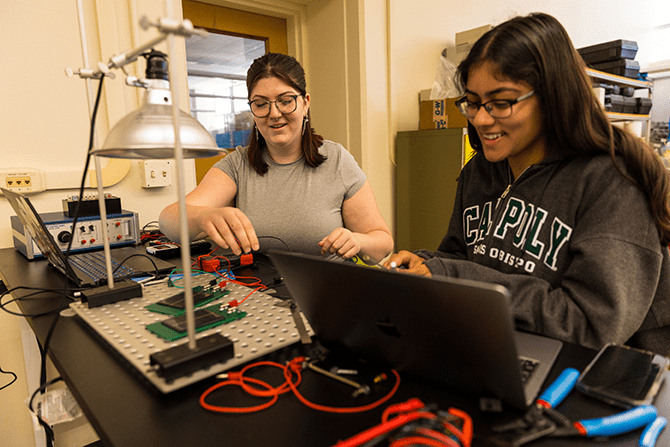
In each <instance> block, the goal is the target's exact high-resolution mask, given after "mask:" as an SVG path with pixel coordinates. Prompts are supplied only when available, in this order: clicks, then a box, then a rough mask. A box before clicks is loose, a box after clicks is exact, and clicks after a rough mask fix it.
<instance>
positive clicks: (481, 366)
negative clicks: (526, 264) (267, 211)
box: [269, 252, 562, 409]
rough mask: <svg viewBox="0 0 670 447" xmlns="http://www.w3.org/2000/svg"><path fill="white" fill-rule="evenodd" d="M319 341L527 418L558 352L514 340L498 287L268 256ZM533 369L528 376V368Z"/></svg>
mask: <svg viewBox="0 0 670 447" xmlns="http://www.w3.org/2000/svg"><path fill="white" fill-rule="evenodd" d="M269 255H270V258H271V259H272V262H273V263H274V265H275V267H276V268H277V270H278V271H279V274H280V275H281V276H282V277H283V280H284V281H285V283H286V286H287V287H288V289H289V292H290V293H291V296H292V297H293V298H294V299H295V301H296V302H297V304H298V305H299V307H300V309H301V310H302V312H303V313H304V315H305V316H306V318H307V320H308V321H309V323H310V325H311V326H312V329H313V330H314V333H315V334H316V336H317V338H318V340H319V341H320V342H321V343H322V344H323V345H324V346H325V347H327V348H328V347H335V348H337V349H344V350H346V351H347V352H351V353H353V354H355V355H358V356H361V357H362V358H365V359H368V360H370V361H376V362H380V363H382V364H384V365H387V366H390V367H393V368H395V369H397V370H398V371H400V372H406V373H411V374H414V375H417V376H420V377H423V378H427V379H430V380H433V381H436V382H439V383H443V384H446V385H448V386H453V387H455V388H459V389H463V390H466V391H469V392H472V393H476V394H477V395H479V396H483V397H495V398H498V399H500V400H502V401H504V402H506V403H507V404H509V405H512V406H514V407H516V408H521V409H523V408H526V407H527V406H528V405H530V404H531V403H533V401H534V400H535V398H536V397H537V395H538V393H539V391H540V389H541V388H542V385H543V383H544V380H545V378H546V377H547V374H548V373H549V371H550V369H551V367H552V365H553V363H554V361H555V360H556V357H557V356H558V353H559V351H560V349H561V347H562V343H561V342H560V341H558V340H553V339H550V338H546V337H542V336H539V335H534V334H527V333H521V332H517V331H515V330H514V324H513V320H512V316H511V314H510V311H509V298H510V293H509V291H508V290H507V289H506V288H504V287H502V286H499V285H493V284H488V283H483V282H477V281H468V280H462V279H454V278H443V277H441V278H437V277H433V278H427V277H421V276H417V275H410V274H404V273H399V272H394V271H390V270H386V269H379V268H373V267H365V266H360V265H356V264H354V263H351V262H333V261H327V260H324V259H322V258H319V257H314V256H308V255H302V254H289V253H279V252H270V254H269ZM529 363H532V364H533V365H535V366H534V368H530V369H532V372H530V373H529V371H528V369H529V368H528V367H527V366H523V367H521V366H520V365H522V364H523V365H528V364H529Z"/></svg>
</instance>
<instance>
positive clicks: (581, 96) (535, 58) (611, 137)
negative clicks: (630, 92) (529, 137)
mask: <svg viewBox="0 0 670 447" xmlns="http://www.w3.org/2000/svg"><path fill="white" fill-rule="evenodd" d="M484 61H490V62H492V63H493V64H495V65H496V66H497V67H498V70H499V73H500V74H501V75H503V76H505V77H507V78H509V79H511V80H513V81H515V82H520V81H525V82H527V83H528V84H530V86H531V87H532V88H533V90H535V95H536V96H537V98H538V100H539V102H540V104H541V108H542V114H543V130H544V132H545V133H546V141H547V144H548V145H549V149H550V151H553V152H561V151H563V152H565V151H568V152H571V153H577V154H585V153H593V154H595V153H602V152H607V153H609V154H610V156H611V157H612V161H613V162H614V164H615V166H616V167H617V169H618V170H619V172H621V174H622V175H623V176H624V177H626V178H628V179H629V180H630V181H632V182H633V183H634V184H635V185H637V186H638V187H639V188H640V189H641V190H642V191H644V193H645V194H646V195H647V197H648V198H649V204H650V207H651V212H652V214H653V216H654V220H655V222H656V227H657V229H658V232H659V236H660V238H661V242H662V243H663V244H666V245H667V244H669V243H670V207H669V202H668V198H669V197H670V179H669V174H668V172H667V171H666V169H665V167H664V166H663V163H662V162H661V161H660V159H659V158H658V156H657V155H656V154H655V153H654V152H653V149H651V147H649V146H648V145H647V144H645V143H644V142H643V141H642V140H641V139H640V138H638V137H636V136H634V135H632V134H630V133H629V132H626V131H625V130H623V129H621V128H619V127H616V126H613V125H612V124H611V123H610V121H609V119H608V118H607V115H606V114H605V111H604V109H603V107H602V106H601V105H600V103H599V102H598V100H597V98H596V97H595V95H594V94H593V91H592V89H591V81H590V77H589V76H588V74H587V73H586V70H585V64H584V61H583V60H582V58H581V56H580V55H579V53H577V51H576V50H575V48H574V47H573V45H572V41H571V40H570V37H569V36H568V34H567V32H566V31H565V29H564V28H563V26H562V25H561V24H560V23H559V22H558V20H556V19H555V18H554V17H552V16H550V15H547V14H543V13H534V14H530V15H528V16H523V17H515V18H513V19H511V20H508V21H507V22H504V23H502V24H500V25H498V26H496V27H494V28H493V29H491V30H490V31H488V32H487V33H486V34H485V35H484V36H482V37H481V38H480V39H479V40H478V41H477V42H476V43H475V44H474V46H473V47H472V49H471V50H470V53H469V54H468V56H467V57H466V59H465V60H463V61H462V62H461V63H460V65H459V66H458V69H457V71H456V80H457V83H459V84H460V86H461V87H462V88H465V86H466V85H467V82H468V75H469V74H470V69H471V68H472V67H473V66H474V65H475V64H479V63H481V62H484ZM468 127H469V132H468V133H469V136H470V142H471V144H472V146H473V148H475V149H476V150H477V149H480V148H481V141H480V140H479V137H478V136H477V132H476V131H475V129H474V128H473V127H472V125H471V124H469V123H468ZM617 155H619V156H621V157H622V159H623V161H624V164H625V166H626V171H627V174H626V173H625V172H624V171H623V169H622V168H621V167H620V166H619V165H618V164H617V162H616V156H617Z"/></svg>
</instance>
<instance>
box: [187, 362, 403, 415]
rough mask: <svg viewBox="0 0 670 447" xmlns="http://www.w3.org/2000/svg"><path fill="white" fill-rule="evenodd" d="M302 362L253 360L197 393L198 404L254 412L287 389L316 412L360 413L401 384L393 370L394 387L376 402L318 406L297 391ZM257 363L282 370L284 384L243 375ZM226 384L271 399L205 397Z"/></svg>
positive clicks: (206, 406)
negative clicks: (243, 402) (245, 403)
mask: <svg viewBox="0 0 670 447" xmlns="http://www.w3.org/2000/svg"><path fill="white" fill-rule="evenodd" d="M304 361H305V358H304V357H296V358H295V359H293V360H291V361H290V362H289V363H288V364H287V365H286V366H284V365H281V364H279V363H276V362H269V361H263V362H256V363H252V364H250V365H247V366H246V367H244V368H242V370H240V372H237V373H236V372H231V373H229V374H228V379H227V380H226V381H224V382H220V383H217V384H216V385H213V386H211V387H210V388H208V389H207V390H205V392H204V393H203V394H202V395H201V396H200V406H202V407H203V408H204V409H206V410H210V411H215V412H218V413H252V412H256V411H260V410H263V409H265V408H269V407H270V406H272V405H273V404H274V403H275V402H276V401H277V399H278V398H279V395H280V394H284V393H287V392H288V391H292V392H293V394H295V395H296V397H298V399H299V400H300V402H302V403H303V404H305V405H307V406H308V407H310V408H312V409H315V410H319V411H325V412H330V413H360V412H363V411H368V410H371V409H373V408H376V407H378V406H379V405H381V404H383V403H384V402H386V401H387V400H389V399H390V398H391V397H392V396H393V395H394V394H395V392H396V391H397V390H398V387H399V386H400V375H399V374H398V373H397V372H396V371H395V370H393V374H394V375H395V376H396V383H395V385H394V387H393V389H392V390H391V391H390V392H389V393H388V394H387V395H386V396H384V397H382V398H381V399H379V400H378V401H376V402H373V403H371V404H368V405H363V406H360V407H330V406H325V405H319V404H315V403H313V402H310V401H308V400H307V399H305V397H303V396H302V395H301V394H300V393H299V392H298V388H297V387H298V385H300V382H301V380H302V374H301V371H302V362H304ZM258 366H274V367H277V368H279V369H281V370H282V371H283V373H284V379H285V381H284V383H282V384H281V385H280V386H278V387H273V386H271V385H270V384H268V383H267V382H263V381H262V380H258V379H254V378H252V377H246V376H245V375H244V373H245V372H247V371H248V370H249V369H251V368H255V367H258ZM294 374H295V376H296V380H295V381H294V380H293V375H294ZM246 382H249V383H254V384H256V385H260V386H262V387H263V388H265V389H264V390H263V389H258V388H254V387H252V386H250V385H249V384H248V383H246ZM227 385H237V386H239V387H241V388H242V389H243V390H244V391H246V392H247V393H249V394H251V395H252V396H257V397H268V396H272V399H271V400H270V401H269V402H266V403H264V404H261V405H256V406H253V407H220V406H217V405H212V404H208V403H207V402H206V401H205V399H206V398H207V396H209V395H210V394H211V393H212V392H214V391H215V390H217V389H219V388H221V387H223V386H227Z"/></svg>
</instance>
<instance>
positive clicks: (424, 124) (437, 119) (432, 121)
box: [419, 90, 468, 130]
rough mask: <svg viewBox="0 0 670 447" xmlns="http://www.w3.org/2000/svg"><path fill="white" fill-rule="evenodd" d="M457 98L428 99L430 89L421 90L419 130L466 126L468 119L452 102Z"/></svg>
mask: <svg viewBox="0 0 670 447" xmlns="http://www.w3.org/2000/svg"><path fill="white" fill-rule="evenodd" d="M457 99H459V98H444V99H430V90H422V91H421V93H420V94H419V130H428V129H454V128H458V127H467V126H468V119H467V118H466V117H464V116H463V114H462V113H461V112H460V111H459V110H458V107H456V104H454V102H455V101H456V100H457Z"/></svg>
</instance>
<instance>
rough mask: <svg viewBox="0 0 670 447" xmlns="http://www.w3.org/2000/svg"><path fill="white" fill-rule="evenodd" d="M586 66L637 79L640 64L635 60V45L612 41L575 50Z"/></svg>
mask: <svg viewBox="0 0 670 447" xmlns="http://www.w3.org/2000/svg"><path fill="white" fill-rule="evenodd" d="M577 52H579V54H580V55H581V56H582V59H584V62H586V64H587V65H588V66H589V67H591V68H593V69H595V70H600V71H604V72H606V73H612V74H615V75H619V76H625V77H627V78H634V79H637V77H638V74H639V73H640V63H639V62H638V61H636V60H633V59H635V55H636V54H637V43H636V42H634V41H631V40H613V41H611V42H605V43H601V44H598V45H591V46H589V47H583V48H579V49H578V50H577Z"/></svg>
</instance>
